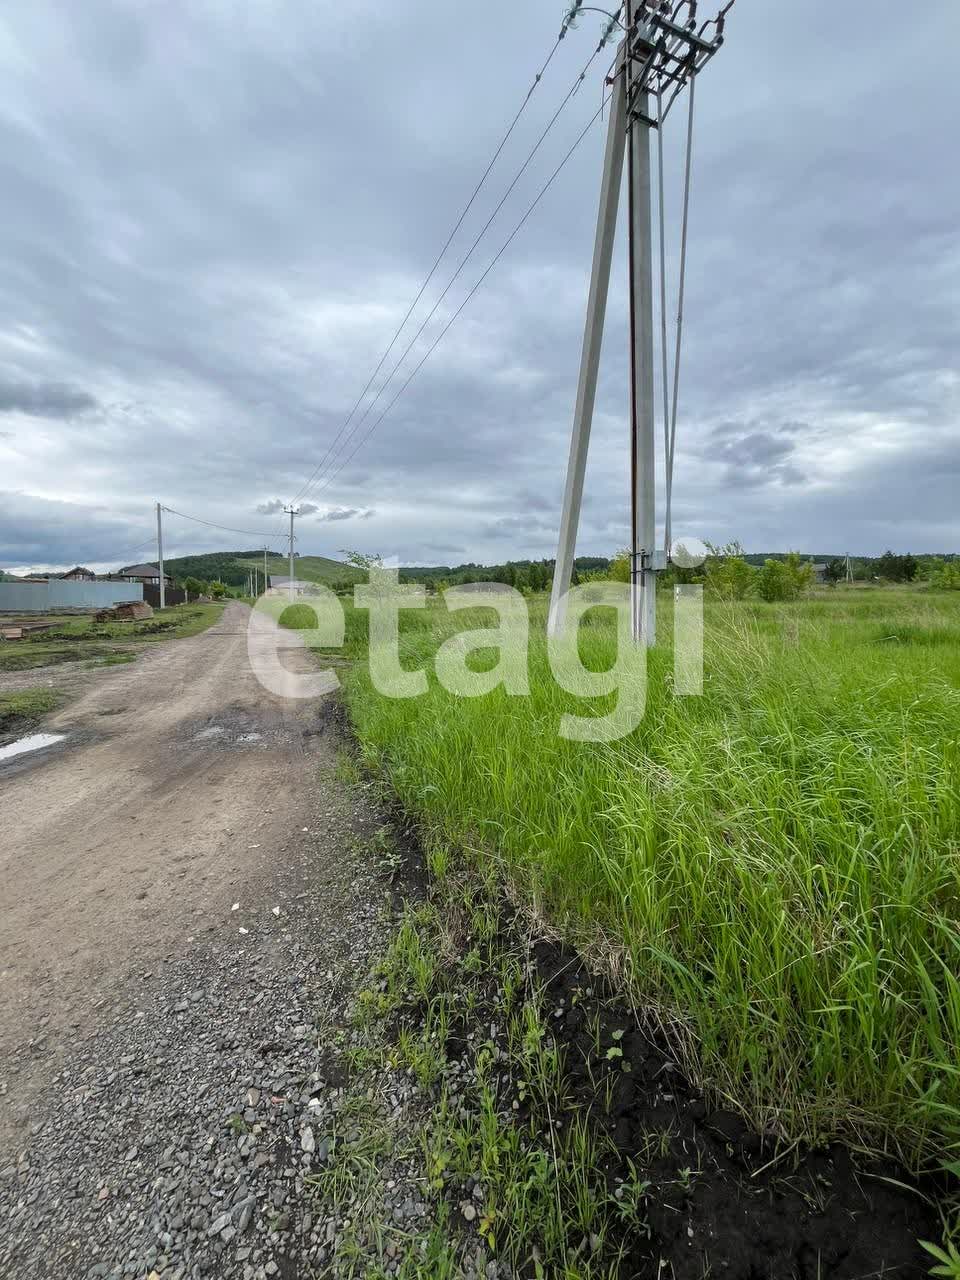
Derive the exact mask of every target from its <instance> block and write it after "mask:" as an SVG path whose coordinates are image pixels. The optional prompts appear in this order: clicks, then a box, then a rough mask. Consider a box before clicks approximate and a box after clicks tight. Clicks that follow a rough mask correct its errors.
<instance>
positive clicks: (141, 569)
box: [117, 564, 170, 578]
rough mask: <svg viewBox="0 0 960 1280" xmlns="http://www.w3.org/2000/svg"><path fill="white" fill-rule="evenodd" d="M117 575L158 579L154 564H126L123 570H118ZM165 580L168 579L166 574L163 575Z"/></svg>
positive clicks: (158, 571) (157, 570) (158, 573)
mask: <svg viewBox="0 0 960 1280" xmlns="http://www.w3.org/2000/svg"><path fill="white" fill-rule="evenodd" d="M117 572H118V573H121V574H123V575H124V576H125V577H127V578H159V577H160V570H159V569H158V568H157V566H156V565H155V564H128V565H127V567H126V568H125V569H118V570H117ZM163 576H164V577H165V578H169V576H170V575H169V574H168V573H164V575H163Z"/></svg>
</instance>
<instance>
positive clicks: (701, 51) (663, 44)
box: [626, 0, 731, 128]
mask: <svg viewBox="0 0 960 1280" xmlns="http://www.w3.org/2000/svg"><path fill="white" fill-rule="evenodd" d="M730 7H731V6H730V5H729V4H728V5H727V6H726V7H725V8H724V9H722V10H721V11H720V13H719V14H718V15H717V16H716V18H712V19H710V20H709V21H708V22H705V23H703V25H702V26H701V27H700V28H699V30H698V29H697V0H679V3H677V4H676V5H674V6H672V7H671V5H670V4H669V3H667V2H666V0H664V2H663V3H658V2H656V0H640V3H638V4H637V7H636V10H635V12H634V18H633V23H632V24H631V26H630V28H629V30H628V32H627V36H626V40H627V53H628V58H629V61H630V65H631V75H630V88H629V95H628V114H629V117H630V119H631V120H634V119H640V120H642V121H643V122H644V123H645V124H648V125H650V126H651V127H652V128H657V127H659V123H660V121H658V120H655V119H654V118H652V117H651V116H650V115H648V113H647V112H646V111H645V110H644V109H643V106H642V105H641V104H642V103H643V101H644V98H645V96H646V95H648V94H653V95H655V96H666V95H668V94H669V98H668V101H667V106H666V108H665V110H664V112H663V119H666V116H667V113H668V112H669V110H670V107H671V106H672V105H673V103H674V101H675V99H676V98H677V97H678V95H679V94H680V93H682V92H683V90H684V88H686V86H687V85H688V84H689V83H690V81H691V80H692V79H693V77H694V76H695V75H697V74H699V72H700V71H702V70H703V68H704V67H705V66H706V65H707V63H708V62H709V61H710V59H711V58H712V57H713V56H714V55H715V54H716V53H717V52H718V51H719V49H720V48H721V46H722V45H723V40H724V34H723V32H724V24H725V22H726V15H727V12H728V11H729V9H730ZM710 27H716V33H715V34H714V35H713V37H712V38H711V39H706V38H705V32H706V31H707V30H708V29H709V28H710Z"/></svg>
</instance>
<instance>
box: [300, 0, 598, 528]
mask: <svg viewBox="0 0 960 1280" xmlns="http://www.w3.org/2000/svg"><path fill="white" fill-rule="evenodd" d="M582 4H583V0H574V3H573V4H572V5H571V7H570V10H569V12H568V13H567V15H566V17H565V18H564V21H563V25H562V26H561V28H560V34H559V35H558V36H557V38H556V40H555V42H554V45H553V48H552V49H551V50H550V52H549V54H548V55H547V57H546V60H545V61H544V63H543V65H542V66H541V68H540V70H539V71H538V72H537V73H536V75H535V76H534V78H533V83H532V84H531V85H530V88H529V89H528V90H527V94H526V97H525V98H524V99H523V101H522V102H521V104H520V107H519V109H518V110H517V113H516V115H515V116H514V117H513V119H512V120H511V121H510V124H509V125H508V126H507V131H506V133H504V135H503V137H502V138H501V139H500V141H499V143H498V144H497V146H496V149H495V150H494V153H493V155H492V156H491V158H490V161H489V163H488V164H487V167H486V168H485V169H484V171H483V173H482V174H481V176H480V180H479V182H478V183H477V185H476V186H475V187H474V189H473V192H472V194H471V196H470V199H469V200H468V201H467V203H466V204H465V205H464V207H463V209H462V211H461V212H460V215H459V217H458V218H457V220H456V222H455V223H454V225H453V229H452V231H451V232H450V234H449V235H448V236H447V238H446V240H445V241H444V245H443V248H442V249H441V250H440V252H439V253H438V254H437V257H436V260H435V262H434V264H433V266H432V267H431V268H430V270H429V271H428V272H427V275H426V277H425V279H424V281H423V284H421V286H420V288H419V290H418V291H417V295H416V297H415V298H414V299H413V301H412V302H411V303H410V306H409V307H408V308H407V312H406V314H405V315H404V317H403V319H402V320H401V321H400V324H399V325H398V326H397V329H396V331H395V333H394V335H393V337H392V338H391V339H390V341H389V343H388V344H387V346H386V348H385V350H384V352H383V355H382V356H381V357H380V360H379V362H378V364H377V366H376V368H375V369H374V371H373V373H371V375H370V377H369V378H368V379H367V383H366V386H365V387H364V388H363V390H362V391H361V392H360V395H359V396H358V397H357V400H356V403H355V404H354V406H353V408H352V409H351V410H350V412H349V413H348V414H347V416H346V419H345V420H344V422H343V424H342V426H341V427H340V430H339V431H338V432H337V435H336V436H335V437H334V439H333V441H332V442H331V444H330V445H329V446H328V448H327V452H326V453H325V454H324V456H323V458H322V459H321V460H320V462H319V463H318V464H317V466H316V467H315V468H314V470H313V472H312V474H311V476H310V478H309V479H308V480H307V482H306V483H305V484H304V485H303V486H302V487H301V488H300V490H299V491H298V492H297V494H296V495H295V496H294V498H293V500H292V501H291V503H290V504H289V505H291V506H292V505H293V503H295V502H297V501H298V500H299V499H300V498H301V497H303V496H304V494H306V492H307V491H308V489H309V488H310V486H311V484H312V483H313V481H314V479H315V478H316V477H317V476H318V475H319V474H320V472H321V470H322V468H323V467H324V466H325V464H326V462H327V460H328V458H329V457H330V454H331V451H332V450H333V448H334V447H335V446H336V444H337V442H338V441H339V440H340V439H341V437H342V435H343V433H344V431H346V429H347V427H348V426H349V425H350V422H351V421H352V420H353V417H354V415H355V414H356V412H357V410H358V409H359V408H360V405H361V404H362V403H363V401H364V399H365V398H366V396H367V393H368V392H369V390H370V388H371V387H372V386H373V383H374V381H375V380H376V378H377V375H378V374H379V373H380V370H381V369H382V368H383V366H384V365H385V364H386V362H387V357H388V356H389V355H390V352H391V351H392V350H393V348H394V347H395V346H396V343H397V340H398V339H399V337H400V334H401V333H402V332H403V330H404V328H405V327H406V324H407V321H408V320H409V319H410V317H411V315H413V312H414V311H415V309H416V307H417V304H418V303H419V302H420V299H421V298H422V297H423V295H424V293H425V292H426V290H427V286H428V285H429V284H430V281H431V280H432V279H433V277H434V276H435V275H436V272H437V269H438V268H439V266H440V263H441V262H442V261H443V258H444V256H445V255H446V252H447V250H448V249H449V248H450V245H451V244H452V243H453V240H454V237H455V236H456V234H457V232H458V231H459V230H460V228H461V227H462V226H463V222H464V219H465V218H466V216H467V214H468V213H469V212H470V210H471V209H472V208H473V205H474V203H475V202H476V199H477V196H478V195H479V194H480V191H481V190H482V188H483V185H484V183H485V182H486V180H487V178H488V177H489V176H490V173H491V171H492V169H493V167H494V165H495V164H496V163H497V160H499V158H500V156H501V154H502V152H503V149H504V147H505V146H506V145H507V143H508V142H509V141H510V138H511V137H512V136H513V132H514V130H515V129H516V127H517V125H518V124H519V122H520V117H521V116H522V115H523V113H524V112H525V111H526V109H527V106H528V105H529V102H530V99H531V98H532V97H533V95H534V93H535V92H536V90H537V87H538V86H539V84H540V81H541V80H542V79H543V76H544V74H545V73H546V71H547V69H548V67H549V66H550V63H551V62H552V61H553V59H554V56H555V55H556V52H557V50H558V49H559V47H560V44H561V42H562V40H563V39H564V37H565V36H566V34H567V31H568V30H569V28H570V27H571V25H572V23H573V19H574V18H575V17H576V15H577V13H578V12H579V10H580V9H581V7H582ZM388 381H389V379H388Z"/></svg>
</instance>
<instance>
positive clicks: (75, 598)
mask: <svg viewBox="0 0 960 1280" xmlns="http://www.w3.org/2000/svg"><path fill="white" fill-rule="evenodd" d="M142 599H143V587H142V586H141V585H140V583H139V582H64V581H63V580H62V579H59V578H53V579H51V580H50V581H49V582H0V613H52V612H53V611H55V610H57V609H108V608H109V607H110V606H111V605H114V604H119V603H120V601H127V600H142Z"/></svg>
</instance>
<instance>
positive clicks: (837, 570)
mask: <svg viewBox="0 0 960 1280" xmlns="http://www.w3.org/2000/svg"><path fill="white" fill-rule="evenodd" d="M823 576H824V577H825V578H826V580H827V582H829V583H830V585H831V587H835V586H836V585H837V583H838V582H842V581H843V579H844V578H845V577H846V576H847V565H846V562H845V561H844V560H840V559H837V558H836V557H834V559H833V560H830V561H829V562H828V563H827V567H826V569H824V571H823Z"/></svg>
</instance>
